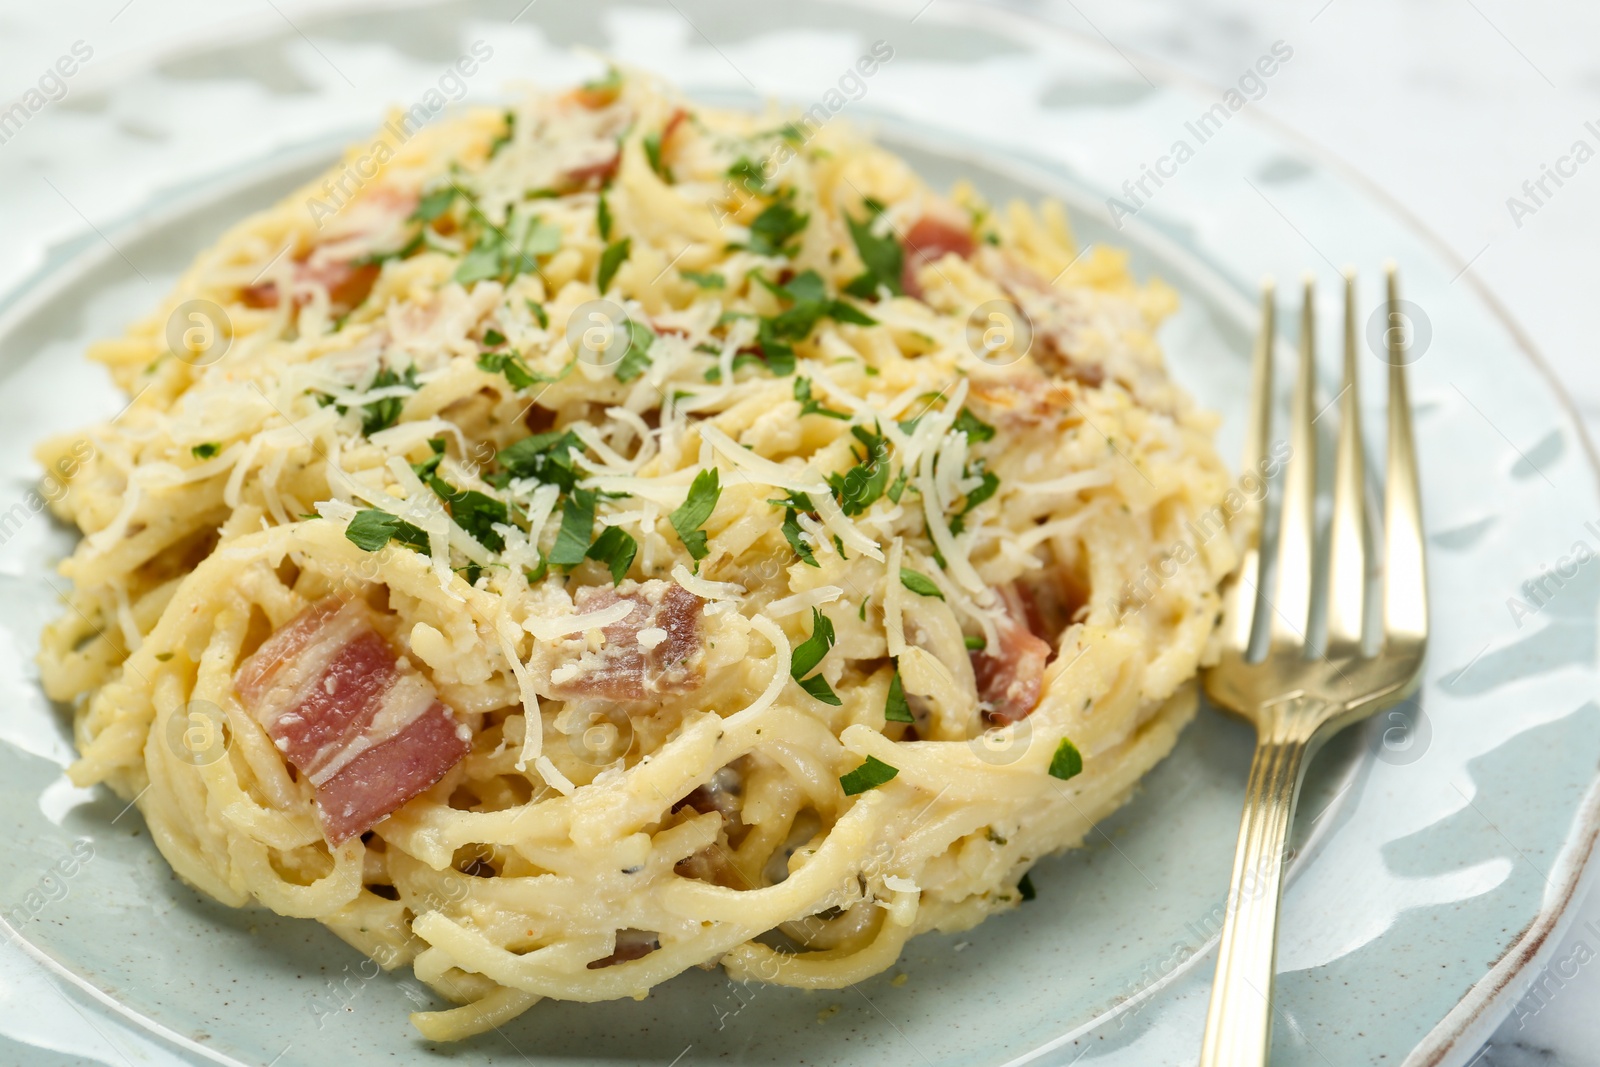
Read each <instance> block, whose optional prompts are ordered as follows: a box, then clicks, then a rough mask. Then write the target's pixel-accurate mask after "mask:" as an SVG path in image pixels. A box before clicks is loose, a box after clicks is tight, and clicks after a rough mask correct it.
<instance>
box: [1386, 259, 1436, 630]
mask: <svg viewBox="0 0 1600 1067" xmlns="http://www.w3.org/2000/svg"><path fill="white" fill-rule="evenodd" d="M1387 273H1388V276H1389V277H1388V307H1387V315H1388V319H1387V324H1388V330H1387V331H1385V335H1386V337H1387V338H1388V347H1389V459H1388V471H1387V474H1386V477H1385V480H1386V483H1387V484H1386V485H1385V488H1384V524H1383V533H1384V546H1383V551H1384V567H1383V629H1384V644H1385V649H1386V650H1390V651H1400V652H1412V653H1413V654H1420V653H1421V651H1422V648H1423V645H1424V644H1426V642H1427V639H1428V571H1427V563H1426V561H1425V560H1424V558H1423V542H1422V493H1421V490H1420V488H1419V486H1418V481H1417V453H1416V446H1415V443H1414V441H1413V439H1412V436H1411V398H1410V395H1409V393H1408V391H1407V389H1406V370H1405V355H1406V346H1405V340H1404V338H1403V337H1402V332H1401V329H1400V324H1401V323H1402V322H1403V321H1404V316H1403V312H1402V311H1401V310H1400V294H1399V288H1400V285H1399V280H1398V271H1397V269H1396V267H1395V265H1394V264H1393V263H1389V264H1388V265H1387Z"/></svg>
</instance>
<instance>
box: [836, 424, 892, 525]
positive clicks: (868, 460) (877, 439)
mask: <svg viewBox="0 0 1600 1067" xmlns="http://www.w3.org/2000/svg"><path fill="white" fill-rule="evenodd" d="M850 434H851V436H852V437H854V438H855V439H856V440H857V441H860V442H861V443H862V444H863V445H866V446H867V452H866V455H861V454H860V453H856V459H857V461H858V462H857V463H856V465H855V466H854V467H851V468H850V469H849V470H848V471H846V472H845V473H844V474H837V473H836V474H830V475H828V484H829V485H830V486H832V487H833V493H834V495H835V496H836V497H838V498H839V506H840V508H842V509H843V510H844V513H845V514H846V515H860V514H861V513H862V512H864V511H866V510H867V509H868V508H869V507H871V506H872V505H873V503H874V502H875V501H876V500H877V499H878V498H879V497H881V496H883V494H884V491H885V490H886V489H887V488H888V486H889V442H888V440H887V439H886V438H885V437H884V436H883V435H882V434H877V433H873V432H872V431H870V430H868V429H867V428H866V427H864V426H852V427H850Z"/></svg>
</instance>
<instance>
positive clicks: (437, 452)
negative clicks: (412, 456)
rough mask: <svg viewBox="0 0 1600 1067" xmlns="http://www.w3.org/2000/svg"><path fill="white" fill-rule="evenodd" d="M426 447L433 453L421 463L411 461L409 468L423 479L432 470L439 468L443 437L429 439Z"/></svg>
mask: <svg viewBox="0 0 1600 1067" xmlns="http://www.w3.org/2000/svg"><path fill="white" fill-rule="evenodd" d="M428 447H429V448H431V449H432V450H433V454H432V455H431V456H429V457H428V458H427V459H425V460H423V461H422V462H421V463H413V464H412V465H411V470H412V471H413V472H414V473H415V474H416V476H417V477H418V478H421V479H422V480H423V481H427V480H428V478H429V477H430V476H432V474H433V472H434V471H436V470H438V469H439V464H440V463H442V462H443V461H444V438H443V437H442V436H440V437H435V438H432V439H430V440H429V441H428Z"/></svg>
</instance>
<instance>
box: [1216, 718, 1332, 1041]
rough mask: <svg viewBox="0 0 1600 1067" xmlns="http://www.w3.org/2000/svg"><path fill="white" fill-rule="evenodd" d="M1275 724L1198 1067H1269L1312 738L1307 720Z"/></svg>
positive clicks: (1246, 819) (1240, 860)
mask: <svg viewBox="0 0 1600 1067" xmlns="http://www.w3.org/2000/svg"><path fill="white" fill-rule="evenodd" d="M1296 710H1298V709H1296ZM1273 718H1274V719H1275V720H1276V721H1274V722H1271V723H1270V724H1267V723H1264V724H1263V726H1262V728H1261V733H1260V735H1259V736H1258V738H1257V741H1256V752H1255V758H1254V759H1253V760H1252V761H1251V764H1250V782H1249V785H1248V786H1246V789H1245V798H1244V815H1243V817H1242V818H1241V819H1240V821H1239V845H1238V848H1237V849H1236V850H1235V852H1234V856H1233V884H1232V885H1231V886H1230V887H1229V890H1228V903H1227V914H1226V917H1225V919H1224V921H1223V925H1222V940H1221V942H1220V943H1219V944H1218V946H1217V972H1216V978H1215V980H1214V981H1213V982H1212V986H1211V1006H1210V1008H1209V1009H1207V1011H1206V1034H1205V1041H1204V1042H1203V1044H1202V1045H1201V1049H1200V1067H1264V1065H1265V1064H1266V1062H1267V1054H1268V1051H1269V1050H1270V1049H1271V1046H1272V980H1273V971H1274V966H1275V964H1276V960H1277V933H1278V903H1279V900H1280V899H1281V897H1282V892H1283V854H1284V846H1285V842H1287V841H1288V839H1289V829H1290V827H1291V826H1292V825H1293V823H1294V808H1295V801H1296V799H1297V798H1298V796H1299V793H1300V775H1301V771H1302V770H1303V769H1304V767H1305V762H1306V755H1307V751H1308V748H1309V746H1310V743H1311V735H1312V733H1313V732H1314V729H1313V728H1308V727H1303V726H1301V725H1300V723H1301V722H1304V721H1305V718H1309V717H1303V716H1301V715H1298V714H1293V713H1290V714H1288V715H1283V716H1274V717H1273ZM1297 720H1299V721H1297Z"/></svg>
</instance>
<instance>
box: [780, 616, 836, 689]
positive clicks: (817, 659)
mask: <svg viewBox="0 0 1600 1067" xmlns="http://www.w3.org/2000/svg"><path fill="white" fill-rule="evenodd" d="M833 642H834V635H833V620H832V619H830V618H828V617H827V616H826V615H824V614H823V613H822V612H821V611H819V610H818V609H817V608H812V609H811V636H810V637H808V638H806V639H805V640H804V641H803V642H801V643H800V645H799V646H798V647H796V648H795V650H794V652H793V653H792V654H791V655H790V658H789V676H790V677H791V678H793V679H794V680H795V681H796V682H797V683H799V685H800V688H801V689H804V690H805V691H806V692H807V693H810V694H811V695H812V696H813V697H816V698H817V699H818V700H820V701H822V702H823V703H824V704H831V705H833V706H834V707H838V706H839V705H840V704H841V703H843V702H842V701H841V700H840V699H839V697H838V694H836V693H834V691H833V689H832V688H831V687H830V686H829V685H828V680H827V679H826V678H824V677H823V676H822V675H820V674H819V675H817V676H816V677H814V678H807V677H806V675H808V674H810V673H811V672H812V670H814V669H815V668H816V666H817V664H819V663H821V662H822V657H824V656H826V655H827V654H828V650H829V649H830V648H832V647H833Z"/></svg>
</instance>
